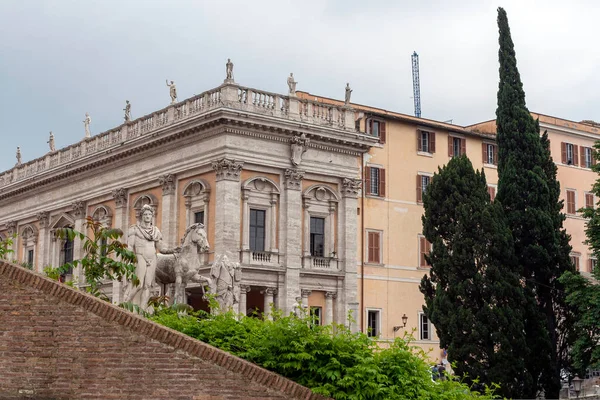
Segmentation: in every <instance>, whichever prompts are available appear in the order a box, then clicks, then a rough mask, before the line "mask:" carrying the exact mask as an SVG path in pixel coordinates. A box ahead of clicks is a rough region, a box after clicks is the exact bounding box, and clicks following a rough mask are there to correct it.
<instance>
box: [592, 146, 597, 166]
mask: <svg viewBox="0 0 600 400" xmlns="http://www.w3.org/2000/svg"><path fill="white" fill-rule="evenodd" d="M592 165H596V150H594V149H592Z"/></svg>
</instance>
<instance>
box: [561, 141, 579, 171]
mask: <svg viewBox="0 0 600 400" xmlns="http://www.w3.org/2000/svg"><path fill="white" fill-rule="evenodd" d="M560 150H561V161H562V163H563V164H566V165H575V166H577V165H579V146H577V145H574V144H572V143H565V142H562V143H561V144H560Z"/></svg>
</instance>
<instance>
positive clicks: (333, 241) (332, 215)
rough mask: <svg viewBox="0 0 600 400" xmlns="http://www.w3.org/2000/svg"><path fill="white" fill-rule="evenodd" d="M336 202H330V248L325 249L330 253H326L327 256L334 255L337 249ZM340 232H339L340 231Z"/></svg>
mask: <svg viewBox="0 0 600 400" xmlns="http://www.w3.org/2000/svg"><path fill="white" fill-rule="evenodd" d="M335 222H336V221H335V202H334V201H330V202H329V235H328V236H329V238H330V239H329V248H328V249H325V251H327V252H328V253H326V254H324V256H325V257H333V252H334V251H335V252H337V250H336V246H335V245H336V236H335ZM338 234H339V232H338Z"/></svg>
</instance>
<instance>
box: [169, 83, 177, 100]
mask: <svg viewBox="0 0 600 400" xmlns="http://www.w3.org/2000/svg"><path fill="white" fill-rule="evenodd" d="M167 86H168V87H169V96H171V104H175V103H176V102H177V88H176V87H175V82H173V81H171V83H170V84H169V80H168V79H167Z"/></svg>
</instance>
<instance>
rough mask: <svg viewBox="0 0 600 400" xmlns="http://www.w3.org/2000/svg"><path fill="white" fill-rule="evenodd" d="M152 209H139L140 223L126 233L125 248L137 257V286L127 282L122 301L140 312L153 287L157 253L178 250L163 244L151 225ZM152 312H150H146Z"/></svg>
mask: <svg viewBox="0 0 600 400" xmlns="http://www.w3.org/2000/svg"><path fill="white" fill-rule="evenodd" d="M153 218H154V209H153V208H152V206H150V205H148V204H146V205H144V206H143V207H142V209H141V216H140V222H139V223H137V224H136V225H133V226H131V227H130V228H129V231H128V233H127V247H128V248H129V250H131V251H133V252H134V253H135V255H136V256H137V265H136V269H135V274H136V276H137V277H138V279H139V285H137V286H134V285H133V284H132V282H129V283H128V285H127V288H126V290H125V295H124V299H125V301H126V302H132V303H133V304H136V305H137V306H139V307H140V308H141V309H142V310H147V306H148V299H149V298H150V292H151V290H152V288H153V286H155V275H156V264H157V261H158V256H157V254H156V253H157V251H158V252H159V253H162V254H173V253H178V252H179V251H180V248H175V249H170V248H168V247H167V245H166V244H165V243H164V242H163V238H162V234H161V233H160V231H159V230H158V228H157V227H156V226H154V225H153V223H152V220H153ZM148 311H149V312H152V310H148Z"/></svg>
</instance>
